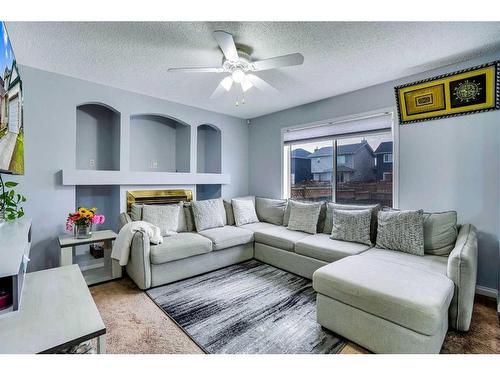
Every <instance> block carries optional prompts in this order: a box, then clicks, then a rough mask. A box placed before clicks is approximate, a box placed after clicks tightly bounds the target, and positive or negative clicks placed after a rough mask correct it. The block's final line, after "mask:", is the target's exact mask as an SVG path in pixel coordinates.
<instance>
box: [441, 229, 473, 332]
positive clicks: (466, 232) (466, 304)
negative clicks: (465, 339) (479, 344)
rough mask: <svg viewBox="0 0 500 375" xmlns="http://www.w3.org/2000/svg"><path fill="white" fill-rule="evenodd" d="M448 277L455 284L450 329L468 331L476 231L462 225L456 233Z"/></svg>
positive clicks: (450, 311) (471, 301) (471, 302)
mask: <svg viewBox="0 0 500 375" xmlns="http://www.w3.org/2000/svg"><path fill="white" fill-rule="evenodd" d="M447 273H448V277H449V278H450V279H451V280H452V281H453V283H454V284H455V292H454V295H453V300H452V301H451V305H450V310H449V322H450V326H451V327H452V328H455V329H457V330H459V331H468V330H469V327H470V321H471V318H472V308H473V306H474V295H475V293H476V276H477V230H476V228H475V227H474V226H473V225H471V224H464V225H462V227H461V228H460V231H459V232H458V237H457V242H456V243H455V248H454V249H453V250H452V252H451V253H450V255H449V258H448V269H447Z"/></svg>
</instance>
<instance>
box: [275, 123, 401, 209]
mask: <svg viewBox="0 0 500 375" xmlns="http://www.w3.org/2000/svg"><path fill="white" fill-rule="evenodd" d="M380 117H382V116H380ZM363 121H364V122H365V123H363V127H364V128H363V129H368V131H365V130H363V131H360V132H357V131H353V130H352V126H354V125H356V124H357V123H358V121H357V120H356V121H355V124H354V125H352V126H351V123H350V124H349V126H344V123H341V124H340V126H336V127H333V126H332V124H328V125H326V126H325V127H329V129H330V130H328V131H329V132H331V133H332V134H331V135H330V136H326V133H327V130H325V129H318V128H317V126H316V127H314V128H311V130H310V133H308V128H302V129H298V130H296V131H294V130H290V132H292V134H289V133H285V137H284V138H285V150H286V152H285V158H287V160H285V163H284V165H285V168H288V169H284V170H285V172H286V173H285V174H284V179H285V182H284V186H285V195H286V196H287V197H291V198H293V199H297V200H306V201H334V202H337V203H346V204H374V203H379V204H380V205H382V206H389V207H392V205H393V196H392V194H393V181H392V180H393V170H392V168H393V163H392V162H393V158H392V151H393V140H392V131H391V126H392V117H391V116H388V115H385V116H384V118H383V120H381V119H380V118H376V119H375V120H373V119H368V120H363ZM374 121H375V122H376V124H374V123H373V122H374ZM366 122H370V123H369V124H366ZM377 124H378V125H377ZM358 125H359V124H358ZM358 125H356V126H358ZM338 129H341V130H343V132H342V133H339V132H338ZM335 132H337V133H335ZM318 134H319V135H321V137H317V139H316V136H317V135H318ZM348 134H349V135H348ZM299 137H300V138H304V139H303V140H301V139H299ZM287 166H288V167H287Z"/></svg>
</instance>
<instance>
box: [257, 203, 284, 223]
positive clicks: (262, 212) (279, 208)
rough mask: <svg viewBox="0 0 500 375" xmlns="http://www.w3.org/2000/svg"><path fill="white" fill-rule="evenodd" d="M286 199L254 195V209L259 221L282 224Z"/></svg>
mask: <svg viewBox="0 0 500 375" xmlns="http://www.w3.org/2000/svg"><path fill="white" fill-rule="evenodd" d="M285 208H286V199H269V198H261V197H255V211H256V212H257V217H258V218H259V221H265V222H266V223H271V224H276V225H283V216H284V215H285Z"/></svg>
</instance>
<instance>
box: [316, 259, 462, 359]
mask: <svg viewBox="0 0 500 375" xmlns="http://www.w3.org/2000/svg"><path fill="white" fill-rule="evenodd" d="M313 286H314V289H315V290H316V291H317V292H318V295H317V319H318V323H320V324H321V325H322V326H324V327H326V328H328V329H330V330H332V331H334V332H336V333H339V334H340V335H342V336H344V337H346V338H348V339H350V340H352V341H354V342H357V343H359V344H360V345H362V346H364V347H366V348H367V349H369V350H371V351H374V352H376V353H438V352H439V350H440V348H441V345H442V343H443V340H444V337H445V335H446V332H447V329H448V308H449V305H450V302H451V299H452V297H453V282H452V281H451V280H450V279H449V278H447V277H446V276H445V275H443V274H439V273H435V272H427V271H425V270H423V269H419V268H415V267H412V266H411V265H403V264H400V263H393V262H387V261H384V260H380V259H376V258H371V257H364V256H354V257H347V258H345V259H342V260H339V261H337V262H334V263H331V264H329V265H327V266H325V267H322V268H320V269H319V270H317V271H316V272H315V273H314V275H313Z"/></svg>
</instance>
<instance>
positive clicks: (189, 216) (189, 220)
mask: <svg viewBox="0 0 500 375" xmlns="http://www.w3.org/2000/svg"><path fill="white" fill-rule="evenodd" d="M184 215H185V216H186V231H187V232H194V231H196V226H195V224H194V216H193V208H192V206H191V203H184Z"/></svg>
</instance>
